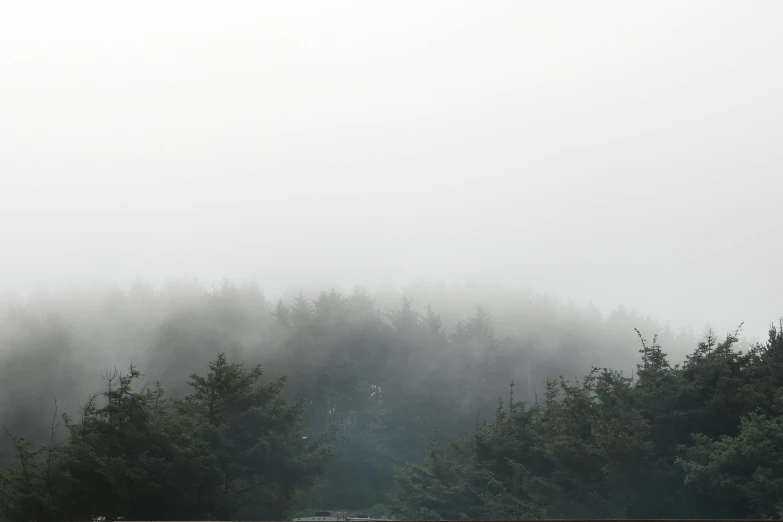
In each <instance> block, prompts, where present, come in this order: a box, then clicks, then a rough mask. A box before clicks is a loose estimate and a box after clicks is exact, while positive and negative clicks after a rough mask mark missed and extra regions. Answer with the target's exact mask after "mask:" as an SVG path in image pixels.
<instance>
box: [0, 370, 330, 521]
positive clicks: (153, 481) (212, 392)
mask: <svg viewBox="0 0 783 522" xmlns="http://www.w3.org/2000/svg"><path fill="white" fill-rule="evenodd" d="M209 369H210V371H209V372H208V373H207V374H206V375H198V374H193V375H191V378H190V381H189V385H190V387H191V389H192V391H191V393H190V394H189V395H187V396H186V397H185V398H184V399H181V400H175V401H173V403H172V404H169V403H168V401H167V400H166V399H165V398H164V394H163V389H162V388H161V387H160V385H157V386H156V387H155V388H154V389H152V390H150V389H147V388H143V389H141V390H139V391H134V389H133V388H134V384H136V383H137V381H138V380H139V378H140V377H141V374H140V372H139V371H138V370H137V369H136V368H134V367H133V366H131V368H130V370H129V371H128V373H127V374H121V373H119V372H117V371H114V372H110V373H107V374H106V375H105V376H104V378H105V380H106V388H105V389H104V391H103V393H102V394H101V396H100V397H98V396H94V397H92V398H90V399H89V400H88V402H87V403H86V404H85V406H84V408H83V410H82V414H81V418H80V419H79V421H77V422H73V421H71V420H70V418H69V417H68V416H67V415H65V422H66V424H67V427H68V429H69V431H70V436H69V438H68V441H67V442H65V443H61V444H60V443H56V442H54V438H53V437H52V440H51V441H50V443H49V444H47V445H45V446H42V447H40V448H39V449H36V450H33V449H31V446H30V445H29V443H28V442H27V441H25V440H23V439H15V440H14V442H15V446H16V450H17V451H16V454H17V458H18V461H19V467H18V468H15V469H8V470H5V471H3V472H2V474H0V494H2V500H0V513H2V515H3V516H4V517H5V518H7V519H8V520H89V519H91V518H92V517H95V516H101V517H105V518H106V519H107V520H115V519H117V518H120V517H121V518H124V519H126V520H127V519H130V520H209V519H213V520H214V519H221V520H230V519H234V520H247V519H251V520H258V519H276V520H280V519H283V518H285V517H286V516H287V515H288V513H289V512H290V510H291V509H292V508H293V506H294V505H295V503H296V502H297V500H298V499H299V498H300V497H301V496H302V495H303V494H304V493H305V492H306V491H307V490H308V489H309V488H310V487H312V486H313V484H314V481H315V478H316V477H317V476H318V475H320V474H321V473H322V472H323V470H324V467H325V464H326V462H327V459H328V457H329V455H330V451H331V449H330V448H331V445H330V438H331V434H330V432H326V433H323V434H320V435H315V436H309V437H304V436H303V432H302V431H301V429H300V428H299V425H300V423H301V420H302V416H303V414H304V408H303V402H302V401H299V402H297V403H295V404H289V403H288V402H286V401H285V400H284V399H282V398H281V396H280V393H281V391H282V389H283V385H284V383H285V380H284V379H278V380H275V381H272V382H270V383H268V384H260V379H261V377H262V372H261V367H260V366H256V367H254V368H251V369H246V368H245V367H243V366H242V365H240V364H229V363H228V361H227V359H226V356H225V355H224V354H220V355H219V356H218V358H217V359H216V360H215V361H213V362H211V363H210V365H209ZM54 428H55V427H54V426H53V427H52V432H53V431H54Z"/></svg>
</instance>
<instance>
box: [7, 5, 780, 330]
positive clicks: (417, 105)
mask: <svg viewBox="0 0 783 522" xmlns="http://www.w3.org/2000/svg"><path fill="white" fill-rule="evenodd" d="M781 9H783V8H781V7H780V5H779V4H777V3H774V2H759V3H756V4H754V7H753V9H743V8H742V6H741V5H740V4H721V5H716V4H714V3H709V2H689V3H688V4H687V5H682V4H681V3H677V2H656V3H655V5H652V4H651V5H646V6H639V5H630V4H627V3H621V2H602V3H599V4H592V5H590V6H588V5H578V4H570V3H569V4H560V5H554V4H550V3H533V2H529V3H518V2H493V3H491V4H489V5H482V6H480V7H479V6H477V5H475V4H472V3H469V2H456V3H455V2H449V3H439V2H435V3H429V4H427V5H424V6H422V5H416V6H414V5H413V4H412V3H407V4H406V3H403V4H398V5H395V6H394V7H390V6H389V7H381V6H377V5H368V4H362V3H353V2H332V3H330V5H329V6H324V5H322V4H319V3H313V2H311V3H300V4H297V5H296V6H279V5H278V6H270V5H265V4H263V5H262V4H255V3H252V2H240V3H235V4H233V5H232V7H221V8H217V7H215V6H214V4H210V3H205V2H188V3H179V2H170V3H167V4H166V5H159V4H153V3H151V2H139V3H137V4H134V7H133V8H127V9H123V8H119V7H116V6H107V5H105V4H101V3H98V2H80V3H77V4H73V5H69V6H67V7H66V6H62V5H58V4H56V3H50V4H47V7H46V8H45V9H40V8H38V7H35V6H32V5H26V4H20V5H14V6H9V7H8V8H7V12H6V15H5V16H3V20H2V21H0V67H2V71H3V74H2V81H0V113H1V114H2V118H0V162H1V163H0V176H2V186H1V187H0V212H2V222H0V235H2V238H3V268H4V270H3V271H2V276H0V277H2V281H0V287H2V288H9V289H14V290H17V291H20V292H25V291H28V290H30V289H31V288H34V287H41V288H47V289H53V288H61V287H63V286H68V285H84V284H92V283H104V284H113V283H118V284H121V285H125V286H127V285H129V284H130V283H131V282H132V281H133V280H134V279H135V278H136V277H142V278H143V279H145V280H149V281H152V282H154V283H157V284H160V283H162V282H164V281H165V280H166V279H167V278H170V277H195V278H198V279H199V280H200V281H203V282H205V284H212V283H219V282H220V281H221V280H222V279H223V278H224V277H228V278H230V279H234V280H256V281H257V282H259V284H260V285H261V286H262V287H263V288H264V289H266V290H267V291H270V292H280V291H282V290H283V289H285V288H288V287H291V286H297V285H303V284H310V285H313V286H331V285H342V287H345V288H352V287H353V286H354V285H357V284H362V285H375V284H379V283H389V284H395V285H402V284H406V283H410V282H412V281H416V280H420V279H423V280H428V281H435V282H437V281H444V282H446V283H466V282H468V281H473V282H488V283H503V284H505V285H515V286H518V287H525V288H532V289H534V290H535V291H537V292H542V293H552V294H555V295H558V296H560V297H562V298H564V299H569V298H570V299H573V300H574V301H575V302H577V303H581V304H587V303H588V302H593V303H595V304H596V305H597V306H599V307H600V308H601V309H602V311H604V313H609V312H610V311H611V310H613V309H614V308H616V307H617V306H620V305H623V306H629V307H632V308H634V309H637V310H639V311H640V312H641V313H644V314H650V315H652V316H654V317H656V318H659V319H661V320H663V321H669V322H671V323H672V324H675V325H678V326H687V325H688V324H692V325H693V326H694V327H695V328H697V329H701V328H702V327H703V326H704V325H705V324H707V323H708V322H709V323H710V324H712V325H714V326H715V327H717V328H719V329H721V330H727V329H730V328H734V327H735V326H736V324H737V323H738V321H742V320H745V321H746V324H747V327H748V331H752V332H754V334H756V335H763V334H764V332H765V331H766V327H767V322H768V316H769V315H770V314H773V315H774V314H777V313H779V310H774V308H775V307H776V306H779V301H777V300H776V299H775V296H776V295H779V293H780V291H781V285H783V283H782V282H781V281H783V279H781V278H780V277H779V273H778V272H779V271H778V270H777V264H776V263H775V260H776V258H777V257H778V256H777V255H776V254H779V253H780V248H781V247H780V238H779V237H777V236H779V232H780V230H781V229H783V227H782V225H783V222H782V221H781V219H782V218H781V216H780V212H779V211H778V208H779V199H780V193H781V189H783V185H782V184H781V183H783V182H781V178H780V176H779V172H778V171H779V170H780V166H781V157H780V153H779V150H778V147H777V146H776V144H777V143H779V142H780V138H781V137H782V136H781V133H782V132H783V129H781V121H783V120H781V116H782V115H783V113H782V112H781V109H783V107H782V106H781V104H782V103H783V102H781V100H780V97H779V96H778V95H777V93H778V92H780V88H781V87H783V85H781V82H782V79H781V75H780V72H779V70H778V68H777V67H775V63H776V62H777V57H778V56H779V55H780V51H781V44H782V43H783V42H781V38H783V37H782V36H781V35H780V31H778V29H777V26H776V24H775V20H777V19H778V18H779V15H781Z"/></svg>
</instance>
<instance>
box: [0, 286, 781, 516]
mask: <svg viewBox="0 0 783 522" xmlns="http://www.w3.org/2000/svg"><path fill="white" fill-rule="evenodd" d="M405 295H406V297H405V298H404V299H403V300H402V302H400V296H399V294H394V295H393V296H389V297H387V298H385V299H384V297H383V295H382V294H379V295H375V296H372V297H371V296H370V295H369V294H368V293H366V292H364V291H363V290H356V291H354V292H353V293H351V294H341V293H339V292H337V291H329V292H321V293H314V294H310V295H308V296H305V295H304V294H299V296H298V297H295V298H293V299H291V298H290V296H289V297H286V298H285V299H282V300H279V301H277V302H276V303H267V302H266V301H265V299H264V296H263V294H262V293H261V292H260V290H258V289H257V288H256V287H254V286H252V285H245V286H236V285H233V284H231V283H228V282H227V283H224V284H223V285H221V286H219V287H217V288H213V289H211V290H205V289H203V288H201V287H199V286H197V285H193V284H189V283H187V282H185V283H182V282H179V283H176V284H172V285H170V286H169V287H167V288H166V290H165V291H163V292H158V293H156V292H155V291H154V289H151V288H147V287H143V286H139V285H136V286H134V287H133V288H132V291H131V292H129V293H128V294H127V295H123V294H122V293H121V292H113V293H112V294H111V295H110V296H108V297H107V298H106V299H104V300H102V301H101V302H100V303H99V306H97V309H99V310H100V311H99V312H91V313H93V314H97V315H94V316H93V315H89V314H86V313H85V315H84V317H81V318H80V316H78V314H77V315H67V314H66V315H65V316H64V317H61V318H57V317H54V316H52V317H46V318H38V317H34V316H33V315H32V314H29V313H26V312H19V311H17V312H15V313H14V314H9V315H8V316H6V317H5V318H3V319H2V321H3V322H2V324H0V326H2V328H0V345H2V346H3V347H6V348H9V349H8V354H9V355H7V356H4V358H3V359H2V363H3V364H0V381H2V383H3V390H2V391H3V393H2V394H0V420H1V421H2V422H3V423H4V425H5V426H6V427H7V428H8V432H9V433H10V434H14V435H20V436H21V435H24V436H27V437H29V442H28V441H27V440H25V439H23V438H12V437H9V436H6V437H4V440H3V446H2V448H0V449H1V450H2V451H0V453H5V455H4V456H3V458H4V459H5V460H3V465H4V467H5V468H6V469H5V470H4V471H3V472H1V473H0V475H1V476H2V479H1V480H2V486H1V487H2V490H0V509H2V513H3V515H2V516H4V517H5V518H7V519H9V520H22V519H29V520H64V519H80V518H81V519H85V518H87V517H90V516H93V515H94V514H102V515H103V516H106V517H109V518H111V517H119V516H122V517H125V518H129V519H130V518H135V519H172V518H179V519H191V520H192V519H204V518H213V519H232V518H234V519H264V518H266V519H280V518H281V517H285V516H287V515H288V514H291V513H294V512H297V513H299V512H302V510H303V509H305V508H315V509H332V510H335V509H339V508H344V509H348V510H357V511H370V512H375V513H376V514H380V513H383V512H386V513H387V514H391V513H394V514H396V516H398V517H415V518H478V519H481V518H538V517H564V518H573V517H608V518H614V517H716V518H719V517H739V518H743V517H746V516H759V517H778V516H779V515H780V506H779V502H780V500H779V495H778V489H779V487H780V486H781V484H780V483H779V479H778V477H780V476H781V473H783V465H782V464H781V462H779V461H780V459H779V458H778V454H779V451H778V446H779V445H780V444H781V442H779V441H778V440H777V438H778V437H779V430H780V422H781V421H780V419H781V412H783V408H782V407H781V399H780V392H779V390H780V389H781V387H783V346H782V343H783V341H781V335H780V331H779V329H778V328H772V329H771V331H770V336H769V340H768V342H766V343H765V344H764V345H760V346H755V347H750V349H748V348H747V347H743V350H742V351H740V350H739V347H740V346H741V343H740V341H739V340H738V338H739V335H738V332H735V333H732V334H731V335H729V336H727V337H726V338H725V339H717V338H716V337H715V335H714V334H709V335H708V336H707V338H706V339H705V340H704V341H703V342H702V343H700V344H699V345H698V347H697V349H696V350H694V351H693V353H690V354H689V355H688V356H687V357H686V353H687V351H688V350H690V349H691V347H692V344H693V343H692V342H691V344H689V346H688V348H687V350H686V349H683V348H682V344H678V343H682V342H683V341H682V339H683V338H685V339H687V336H685V335H684V336H681V337H677V336H674V335H673V334H672V332H670V331H667V330H665V329H661V328H659V327H658V326H656V325H655V324H653V323H650V322H649V321H646V320H644V319H643V318H640V317H638V316H634V315H633V314H630V313H628V312H625V311H623V310H619V311H617V312H614V313H612V314H611V315H610V316H609V317H607V318H605V319H604V318H602V317H601V316H600V314H599V313H598V312H597V311H596V310H594V309H587V310H579V309H576V308H574V307H567V306H565V307H564V306H558V304H557V303H555V302H554V301H552V300H548V299H543V298H537V297H534V296H522V297H515V298H514V299H512V300H509V301H505V302H504V301H501V304H500V305H498V304H497V302H496V303H495V304H493V305H492V306H489V307H487V308H483V307H478V308H476V307H474V306H472V305H471V307H470V308H468V307H466V306H465V304H464V302H458V300H455V299H452V298H450V297H449V294H447V293H443V291H442V290H438V289H437V288H435V289H430V290H428V291H421V289H420V290H418V291H417V290H416V288H408V289H406V294H405ZM488 295H489V294H485V296H488ZM430 301H432V302H433V303H435V304H436V305H437V306H436V307H432V306H429V305H427V303H429V302H430ZM490 304H492V303H490ZM424 305H427V306H424ZM436 309H437V312H436V311H435V310H436ZM490 309H491V310H492V311H493V314H490V313H489V310H490ZM380 310H384V311H385V313H381V312H380ZM126 316H128V317H129V318H128V319H125V317H126ZM96 317H97V319H96ZM80 320H81V321H88V322H87V323H79V321H80ZM89 321H92V323H89ZM85 324H90V328H86V327H85V326H84V325H85ZM79 325H81V326H79ZM637 325H638V326H639V327H640V330H644V331H660V335H659V336H656V337H653V338H652V340H651V341H650V342H648V341H647V340H645V339H644V338H642V336H641V334H638V336H639V338H640V339H641V349H640V350H639V352H640V354H639V355H637V353H636V351H637V350H636V348H635V346H636V344H635V342H634V330H633V327H634V326H637ZM637 333H638V332H637ZM85 343H86V345H85ZM113 343H117V345H118V346H120V347H121V348H122V349H114V348H115V345H114V344H113ZM664 346H665V347H666V351H667V352H670V353H672V354H674V355H673V356H672V358H671V359H670V357H669V356H668V355H667V354H666V353H664V350H663V347H664ZM104 349H105V351H104ZM112 350H114V351H112ZM219 353H226V354H227V356H220V357H217V358H216V355H217V354H219ZM110 356H111V357H117V359H110ZM675 358H676V359H677V360H683V359H684V363H683V364H682V365H674V364H672V363H670V362H669V361H670V360H673V359H675ZM209 360H212V363H210V364H209V365H208V364H207V362H208V361H209ZM117 361H119V362H121V363H123V364H127V363H129V362H132V361H136V362H137V363H138V364H139V368H140V370H141V371H142V372H143V374H144V375H145V376H146V377H144V379H150V381H151V382H153V383H154V382H155V381H156V380H160V381H161V382H162V383H163V384H165V386H166V390H167V394H166V395H165V396H164V394H163V391H162V385H158V386H152V387H150V388H148V387H147V386H146V385H145V384H144V382H145V380H144V379H142V376H141V374H140V373H139V371H138V370H136V368H135V367H131V369H130V371H129V372H128V373H127V374H125V373H123V374H119V373H117V372H109V373H107V374H106V375H105V376H104V377H105V378H106V381H107V382H106V383H105V384H106V387H105V389H104V391H103V393H102V394H99V395H98V396H96V397H94V398H93V399H91V400H90V401H88V403H87V404H86V405H85V407H84V408H83V409H82V411H81V412H79V408H78V405H79V402H81V401H80V400H79V401H77V400H76V399H75V397H83V396H84V395H86V394H87V393H88V392H89V391H90V390H94V389H95V388H96V381H95V379H93V376H94V375H95V374H97V372H98V371H99V370H98V369H97V368H102V367H105V366H106V365H107V364H114V362H117ZM229 361H231V362H229ZM258 361H263V362H264V374H263V375H262V374H261V371H260V368H259V367H258V366H256V363H257V362H258ZM239 363H243V364H244V365H242V364H239ZM592 364H595V365H597V366H599V368H604V367H605V368H607V369H600V370H593V371H590V372H589V373H588V375H587V376H586V377H584V378H579V379H576V376H581V375H584V373H585V372H588V371H589V370H590V368H591V365H592ZM88 367H89V368H92V369H91V370H90V371H88ZM608 368H617V370H610V369H608ZM620 369H622V370H623V371H622V372H621V371H619V370H620ZM558 375H564V376H566V378H556V379H553V378H552V377H554V376H558ZM20 376H23V378H19V377H20ZM284 376H285V378H283V377H284ZM512 382H513V383H516V385H515V386H513V387H512V393H510V394H509V396H508V398H506V397H505V395H506V394H505V390H506V389H507V388H506V387H507V385H508V383H512ZM498 394H502V395H503V396H504V400H503V401H502V402H500V403H499V401H498ZM53 395H55V396H57V397H58V398H60V406H59V408H60V409H61V410H65V411H68V412H70V413H72V414H73V420H71V418H70V417H66V419H65V422H64V427H63V429H59V430H57V429H53V428H52V427H51V426H50V418H51V397H52V396H53ZM303 398H304V399H303ZM74 412H76V413H74ZM55 420H56V419H55ZM354 421H355V423H354ZM344 423H347V424H344ZM56 424H57V422H55V425H56ZM331 430H336V433H335V435H334V443H333V444H332V443H330V439H331V438H332V435H331ZM435 430H436V431H437V437H434V438H433V437H432V433H433V431H435ZM305 437H306V438H305ZM330 452H333V456H332V457H331V458H329V459H327V457H328V455H329V453H330ZM409 463H410V465H409ZM22 464H24V465H22ZM395 469H396V470H397V471H396V473H395V471H394V470H395ZM395 479H396V480H395ZM387 508H388V511H387ZM305 511H306V509H305ZM2 516H0V518H2Z"/></svg>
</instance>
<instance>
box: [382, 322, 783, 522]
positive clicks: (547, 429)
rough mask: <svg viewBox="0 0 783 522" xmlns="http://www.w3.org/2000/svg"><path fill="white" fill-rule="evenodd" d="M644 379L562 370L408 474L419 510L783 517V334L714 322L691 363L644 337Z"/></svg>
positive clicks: (408, 504)
mask: <svg viewBox="0 0 783 522" xmlns="http://www.w3.org/2000/svg"><path fill="white" fill-rule="evenodd" d="M639 337H640V339H641V344H642V349H641V350H640V352H641V356H642V357H641V362H640V364H639V366H638V369H637V372H636V375H635V376H634V378H633V379H631V378H628V377H625V376H623V375H622V374H621V373H620V372H617V371H613V370H608V369H604V370H600V371H599V370H593V371H592V372H590V373H589V374H588V375H587V376H586V377H585V378H584V379H583V380H582V381H581V382H578V381H577V382H573V383H570V382H568V381H566V380H564V379H563V378H560V379H557V380H550V381H549V384H548V386H547V389H546V392H545V394H544V397H543V401H541V402H540V403H536V404H532V405H530V404H526V403H524V402H515V401H514V398H513V390H514V387H513V384H512V387H511V394H510V396H509V400H508V402H507V404H506V405H504V404H503V401H502V400H501V401H499V403H498V405H497V408H496V412H495V418H494V421H493V422H492V423H487V422H480V423H478V424H477V425H476V428H475V433H474V434H473V436H471V437H468V438H464V439H460V440H456V441H453V442H451V443H450V444H447V445H445V446H441V447H438V446H437V445H436V444H435V441H434V440H433V441H431V442H430V449H429V451H428V452H427V454H426V458H425V459H424V461H423V462H422V463H421V464H409V465H408V466H407V467H404V468H399V469H398V470H397V472H396V479H397V485H398V489H397V492H396V496H395V499H394V501H393V502H392V505H391V509H392V512H394V513H395V514H396V515H397V516H398V517H400V518H409V519H415V518H420V519H436V520H437V519H460V518H468V519H519V518H527V519H530V518H540V517H547V518H748V517H753V518H782V517H783V501H781V498H783V478H781V477H783V391H781V390H782V389H783V388H781V386H782V385H783V380H781V373H780V366H779V360H780V359H779V358H780V354H781V353H783V341H782V338H781V331H780V330H779V329H777V328H772V329H771V330H770V334H769V341H768V342H767V343H766V344H765V345H763V346H756V347H755V348H753V349H751V350H750V351H749V352H748V353H742V352H740V351H736V350H734V349H733V348H732V347H733V345H734V344H736V342H737V340H738V336H737V333H734V334H730V335H728V336H727V337H726V339H725V340H724V341H723V342H720V343H719V342H716V340H715V339H714V336H713V335H712V334H711V333H710V334H708V336H707V338H706V339H705V341H704V342H702V343H700V344H699V346H698V348H697V349H696V350H695V351H694V353H693V354H692V355H691V356H689V357H688V359H687V361H686V363H685V365H684V366H683V367H671V366H670V365H669V362H668V360H667V357H666V354H665V353H663V351H662V349H661V347H660V345H659V344H658V342H657V339H654V340H653V342H652V343H648V342H647V341H646V340H644V339H643V338H642V337H641V334H639Z"/></svg>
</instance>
